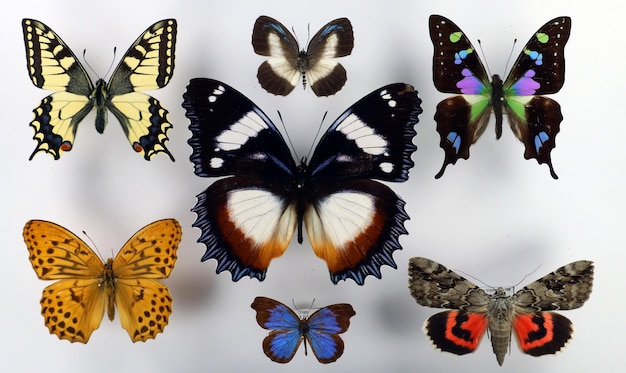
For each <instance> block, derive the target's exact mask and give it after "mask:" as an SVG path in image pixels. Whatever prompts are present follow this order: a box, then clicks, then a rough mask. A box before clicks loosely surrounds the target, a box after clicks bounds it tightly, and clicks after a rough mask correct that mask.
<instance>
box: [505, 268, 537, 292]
mask: <svg viewBox="0 0 626 373" xmlns="http://www.w3.org/2000/svg"><path fill="white" fill-rule="evenodd" d="M541 266H542V264H539V265H538V266H537V267H536V268H535V269H533V270H532V272H530V273H527V274H526V276H524V277H523V278H522V279H521V280H519V282H518V283H517V284H515V285H513V286H512V288H514V289H515V287H516V286H517V285H519V284H521V283H522V282H523V281H524V280H526V278H528V276H530V275H532V274H533V273H535V272H537V270H538V269H539V267H541Z"/></svg>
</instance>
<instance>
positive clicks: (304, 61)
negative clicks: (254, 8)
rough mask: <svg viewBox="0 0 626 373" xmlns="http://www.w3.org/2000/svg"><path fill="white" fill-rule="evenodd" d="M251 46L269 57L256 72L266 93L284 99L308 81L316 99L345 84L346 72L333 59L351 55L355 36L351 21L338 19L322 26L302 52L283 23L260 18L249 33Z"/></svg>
mask: <svg viewBox="0 0 626 373" xmlns="http://www.w3.org/2000/svg"><path fill="white" fill-rule="evenodd" d="M252 46H253V48H254V52H255V53H257V54H259V55H262V56H268V57H270V58H269V59H268V60H267V61H265V62H263V63H262V64H261V66H259V70H258V73H257V78H258V80H259V83H260V84H261V86H262V87H263V88H264V89H265V90H266V91H268V92H270V93H273V94H275V95H281V96H285V95H288V94H289V93H291V91H292V90H293V89H294V88H295V86H296V85H297V83H298V80H299V79H302V86H303V87H304V88H306V85H307V82H308V84H309V85H310V86H311V89H312V90H313V92H314V93H315V94H316V95H317V96H329V95H333V94H335V93H336V92H337V91H339V90H340V89H341V88H342V87H343V86H344V84H345V83H346V80H347V75H346V70H345V69H344V67H343V66H341V64H339V63H337V62H336V61H335V58H337V57H344V56H347V55H349V54H350V53H351V52H352V48H353V46H354V36H353V33H352V25H351V24H350V21H349V20H348V19H347V18H338V19H335V20H333V21H330V22H329V23H327V24H326V25H324V26H323V27H322V28H321V29H320V30H319V31H318V32H317V33H316V34H315V35H314V36H313V38H312V39H311V42H310V43H309V45H308V48H307V49H306V50H304V49H300V47H299V46H298V42H297V41H296V39H295V37H294V36H293V35H292V34H291V33H290V32H289V30H288V29H287V28H286V27H285V26H284V25H283V24H282V23H280V22H278V21H277V20H275V19H273V18H271V17H267V16H260V17H259V18H258V19H257V20H256V22H255V24H254V28H253V30H252Z"/></svg>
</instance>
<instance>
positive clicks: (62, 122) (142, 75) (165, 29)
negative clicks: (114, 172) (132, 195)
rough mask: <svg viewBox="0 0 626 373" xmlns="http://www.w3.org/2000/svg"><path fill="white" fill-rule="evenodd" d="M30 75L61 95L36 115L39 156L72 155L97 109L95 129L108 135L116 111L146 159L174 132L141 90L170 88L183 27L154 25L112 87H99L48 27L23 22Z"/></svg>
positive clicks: (166, 23)
mask: <svg viewBox="0 0 626 373" xmlns="http://www.w3.org/2000/svg"><path fill="white" fill-rule="evenodd" d="M22 28H23V32H24V43H25V47H26V58H27V67H28V72H29V76H30V78H31V81H32V82H33V84H34V85H35V86H36V87H38V88H42V89H49V90H53V91H56V92H55V93H52V94H51V95H49V96H47V97H45V98H44V99H43V100H42V101H41V104H40V105H39V107H37V108H36V109H35V110H33V113H34V119H33V120H32V121H31V123H30V125H31V127H33V129H34V130H35V136H34V139H35V140H37V143H38V144H37V148H36V149H35V151H34V152H33V154H32V155H31V156H30V159H32V158H33V157H34V155H35V154H36V153H37V152H39V151H44V152H47V153H49V154H51V155H52V156H53V157H54V158H55V159H59V157H60V156H61V154H62V152H66V151H70V150H72V148H73V145H74V138H75V136H76V131H77V129H78V125H79V123H80V122H81V121H82V120H83V119H84V118H85V117H86V116H87V114H89V113H90V112H91V111H92V110H93V109H94V108H95V109H96V119H95V127H96V130H97V131H98V133H103V132H104V129H105V127H106V124H107V121H108V118H107V113H108V111H109V110H110V111H111V112H112V113H113V115H114V116H115V117H116V118H117V119H118V121H119V122H120V124H121V126H122V129H123V130H124V134H125V135H126V137H127V138H128V140H129V142H130V144H131V146H132V147H133V149H134V150H135V151H136V152H138V153H143V155H144V158H145V159H146V160H150V158H151V157H152V156H153V155H154V154H157V153H159V152H165V153H166V154H167V155H168V156H169V157H170V158H171V159H172V160H174V159H173V157H172V155H171V154H170V152H169V151H168V150H167V148H165V142H166V141H167V140H168V138H167V135H166V132H167V131H168V130H169V129H170V128H171V127H172V125H171V123H169V119H168V117H167V115H168V111H167V110H165V109H164V108H163V107H162V106H161V104H160V103H159V101H158V100H157V99H155V98H154V97H151V96H149V95H147V94H145V93H142V92H141V91H144V90H151V89H158V88H162V87H164V86H166V85H167V84H168V83H169V81H170V79H171V77H172V75H173V72H174V50H175V45H176V30H177V24H176V20H175V19H166V20H162V21H159V22H156V23H155V24H153V25H152V26H150V27H149V28H148V29H147V30H146V31H144V33H143V34H142V35H140V36H139V38H137V40H136V41H135V42H134V43H133V45H131V47H130V48H129V50H128V51H127V52H126V53H125V55H124V56H123V57H122V60H121V61H120V63H119V64H118V66H117V67H116V69H115V71H114V72H113V74H112V75H111V78H110V80H109V82H108V83H107V82H106V81H104V80H103V79H98V80H97V81H96V83H95V85H94V84H93V82H92V80H91V78H90V77H89V75H88V74H87V72H86V71H85V68H84V67H83V66H82V64H81V63H80V62H79V60H78V59H77V58H76V56H75V55H74V53H73V52H72V51H71V49H70V48H69V47H68V46H67V45H66V44H65V43H64V42H63V40H61V38H60V37H59V36H58V35H57V34H56V33H55V32H54V31H53V30H52V29H50V28H49V27H48V26H46V25H45V24H43V23H42V22H39V21H37V20H33V19H24V20H23V21H22Z"/></svg>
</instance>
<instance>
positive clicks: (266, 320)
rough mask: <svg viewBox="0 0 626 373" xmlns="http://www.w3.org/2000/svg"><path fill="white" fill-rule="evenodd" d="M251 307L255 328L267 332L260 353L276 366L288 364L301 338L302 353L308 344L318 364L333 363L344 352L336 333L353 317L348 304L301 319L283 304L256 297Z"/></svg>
mask: <svg viewBox="0 0 626 373" xmlns="http://www.w3.org/2000/svg"><path fill="white" fill-rule="evenodd" d="M251 307H252V308H253V309H254V310H256V311H257V315H256V319H257V322H258V323H259V325H260V326H261V327H262V328H264V329H268V330H270V333H269V335H268V336H267V337H265V339H264V340H263V351H264V352H265V354H266V355H267V356H268V357H269V358H270V359H272V360H273V361H275V362H277V363H287V362H289V361H291V359H292V358H293V356H294V355H295V353H296V350H297V349H298V347H299V346H300V343H301V342H302V339H305V353H306V343H307V341H308V343H309V344H310V345H311V349H312V350H313V354H314V355H315V357H316V358H317V360H318V361H319V362H320V363H323V364H327V363H332V362H333V361H335V360H337V359H338V358H339V357H340V356H341V355H342V354H343V349H344V344H343V340H342V339H341V338H340V337H339V335H338V334H341V333H344V332H345V331H346V330H348V327H349V326H350V318H351V317H352V316H354V315H355V314H356V313H355V312H354V309H353V308H352V306H351V305H349V304H345V303H341V304H333V305H330V306H327V307H323V308H320V309H319V310H317V311H316V312H314V313H313V314H312V315H310V316H309V317H308V318H306V319H304V320H301V319H300V318H299V317H298V316H297V315H296V314H295V313H294V312H293V311H292V310H291V309H290V308H289V307H287V306H285V305H284V304H283V303H281V302H278V301H276V300H274V299H270V298H266V297H256V298H255V299H254V302H252V305H251Z"/></svg>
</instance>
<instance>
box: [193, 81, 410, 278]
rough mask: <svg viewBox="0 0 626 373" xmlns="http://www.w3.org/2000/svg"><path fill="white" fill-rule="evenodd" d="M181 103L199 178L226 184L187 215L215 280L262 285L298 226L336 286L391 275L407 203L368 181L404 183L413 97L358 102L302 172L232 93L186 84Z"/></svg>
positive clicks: (374, 96)
mask: <svg viewBox="0 0 626 373" xmlns="http://www.w3.org/2000/svg"><path fill="white" fill-rule="evenodd" d="M183 98H184V102H183V107H184V108H185V110H186V116H187V118H189V119H190V120H191V124H190V126H189V129H190V130H191V132H192V137H191V139H189V145H191V147H192V148H193V153H192V155H191V161H192V162H193V163H194V165H195V173H196V175H198V176H203V177H217V176H228V177H227V178H223V179H221V180H218V181H216V182H214V183H213V184H212V185H211V186H209V188H208V189H207V190H205V191H204V192H202V193H200V194H199V195H198V203H197V204H196V205H195V207H194V208H193V209H192V211H194V212H196V213H197V214H198V218H197V220H196V221H195V223H194V224H193V226H194V227H197V228H200V229H201V230H202V235H201V236H200V238H199V239H198V242H202V243H204V244H205V245H206V246H207V251H206V253H205V254H204V256H203V257H202V261H206V260H208V259H211V258H214V259H216V260H217V261H218V265H217V273H220V272H222V271H225V270H228V271H230V272H231V273H232V278H233V281H238V280H239V279H241V278H242V277H243V276H249V277H254V278H257V279H258V280H263V279H265V273H266V270H267V268H268V266H269V264H270V261H271V260H272V259H273V258H276V257H279V256H281V255H282V254H283V252H284V251H285V250H286V249H287V247H288V246H289V243H290V241H291V238H292V236H293V234H294V232H295V231H296V229H297V231H298V243H302V241H303V234H302V226H303V224H304V223H306V230H307V233H308V237H309V241H310V242H311V246H312V247H313V250H314V252H315V254H316V255H317V256H318V257H320V258H322V259H324V260H325V261H326V264H327V265H328V268H329V271H330V277H331V281H333V283H337V282H338V281H339V280H345V279H347V278H351V279H353V280H354V281H355V282H356V283H357V284H359V285H362V284H363V283H364V281H365V278H366V277H367V276H368V275H373V276H375V277H377V278H380V277H381V272H380V267H381V266H382V265H389V266H391V267H393V268H396V263H395V262H394V260H393V258H392V253H393V252H394V251H395V250H398V249H400V248H401V246H400V244H399V242H398V237H399V236H400V235H401V234H406V233H407V231H406V230H405V228H404V222H405V221H406V220H407V219H408V218H409V217H408V215H407V214H406V212H405V211H404V204H405V203H404V201H403V200H402V199H400V197H398V196H397V195H396V194H395V193H394V192H393V191H392V190H391V189H390V188H389V187H388V186H386V185H383V184H382V183H379V182H377V181H374V180H371V179H379V180H384V181H394V182H402V181H406V180H407V179H408V172H409V169H410V168H411V167H413V161H411V154H412V153H413V152H414V151H415V150H416V147H415V145H413V142H412V139H413V137H414V136H415V134H416V133H415V129H414V126H415V124H416V123H417V122H418V114H420V113H421V112H422V109H421V108H420V103H421V100H420V99H419V97H418V96H417V92H416V91H415V90H414V89H413V87H411V86H410V85H407V84H404V83H397V84H391V85H388V86H385V87H382V88H379V89H377V90H375V91H374V92H372V93H370V94H368V95H367V96H365V97H363V98H362V99H361V100H359V101H358V102H357V103H355V104H354V105H352V106H351V107H350V108H348V110H346V111H345V112H344V113H343V114H341V115H340V116H339V118H337V120H335V122H334V123H333V124H332V125H331V126H330V128H329V129H328V130H327V131H326V133H325V134H324V135H323V136H322V138H321V140H320V141H319V143H318V145H317V147H316V148H315V151H314V152H313V155H312V157H311V160H310V161H309V162H308V163H306V160H302V161H301V162H300V164H297V163H296V161H295V160H294V158H293V157H292V156H291V153H290V151H289V148H288V147H287V144H286V143H285V140H284V139H283V137H282V136H281V134H280V132H278V130H277V129H276V127H275V126H274V124H273V123H272V121H271V120H270V119H269V118H268V117H267V116H266V115H265V114H264V113H263V111H261V109H259V108H258V107H257V106H256V105H255V104H254V103H253V102H252V101H250V100H249V99H247V98H246V97H245V96H243V95H242V94H241V93H239V92H238V91H236V90H235V89H233V88H231V87H229V86H228V85H226V84H224V83H222V82H219V81H216V80H211V79H204V78H197V79H192V80H191V81H190V82H189V85H188V86H187V92H185V94H184V95H183Z"/></svg>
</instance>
